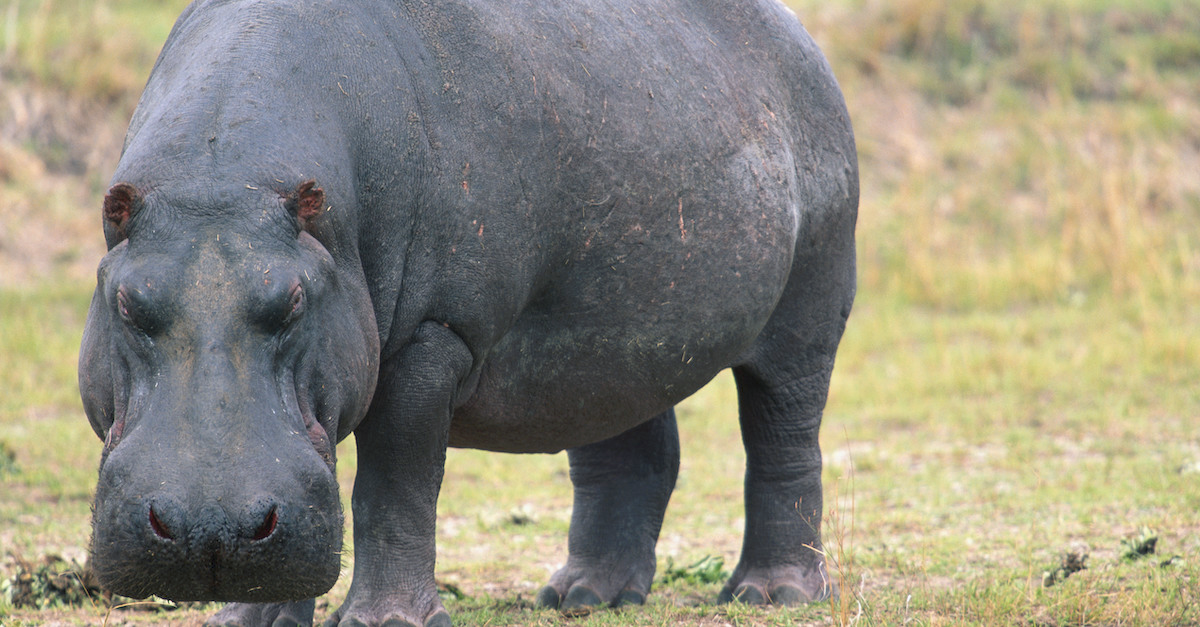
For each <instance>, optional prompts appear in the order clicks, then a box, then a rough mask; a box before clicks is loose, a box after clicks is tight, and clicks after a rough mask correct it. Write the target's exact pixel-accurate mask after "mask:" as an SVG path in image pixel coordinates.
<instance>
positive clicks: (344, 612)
mask: <svg viewBox="0 0 1200 627" xmlns="http://www.w3.org/2000/svg"><path fill="white" fill-rule="evenodd" d="M414 613H416V612H414ZM414 613H409V612H405V611H402V610H399V609H396V608H382V609H381V608H367V609H361V608H356V607H354V606H353V605H352V604H351V603H350V601H346V603H345V605H342V607H341V608H340V609H338V611H336V612H334V613H333V615H332V616H330V617H329V618H328V619H326V620H325V623H324V625H323V627H451V623H450V614H448V613H446V610H445V609H444V608H442V605H441V603H440V602H438V603H437V604H436V607H435V608H434V609H433V610H432V611H430V612H427V613H425V617H426V618H425V620H419V619H413V618H412V614H414ZM417 614H419V613H417Z"/></svg>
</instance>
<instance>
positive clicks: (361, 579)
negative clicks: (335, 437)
mask: <svg viewBox="0 0 1200 627" xmlns="http://www.w3.org/2000/svg"><path fill="white" fill-rule="evenodd" d="M470 366H471V353H470V351H469V350H468V349H467V347H466V346H465V345H464V344H463V343H462V341H461V340H460V339H459V338H458V336H456V335H455V334H454V333H453V332H452V331H450V329H448V328H446V327H444V326H443V325H441V324H440V323H434V322H426V323H424V324H423V325H421V326H420V327H419V328H418V329H417V332H416V333H415V334H414V337H413V339H412V341H411V343H410V344H409V345H408V346H406V347H405V348H404V349H402V350H401V352H400V353H399V354H398V355H397V356H396V357H395V358H393V359H391V360H389V361H388V362H387V363H385V365H384V367H383V368H382V372H381V374H380V378H379V385H378V387H377V388H376V394H375V399H374V400H373V401H372V404H371V409H370V410H369V411H368V412H367V417H366V418H365V419H364V420H363V422H362V424H360V425H359V426H358V428H357V429H356V430H355V432H354V433H355V436H354V437H355V442H356V443H357V446H358V475H357V477H356V478H355V481H354V496H353V510H354V581H353V582H352V583H351V584H350V592H349V594H348V595H347V597H346V601H345V603H343V604H342V606H341V608H339V609H338V610H337V612H335V613H334V614H333V616H331V617H330V618H329V619H328V620H327V621H326V622H325V626H326V627H332V626H339V627H352V626H353V627H374V626H376V625H384V624H386V625H388V626H390V627H403V626H408V627H422V626H423V627H449V625H450V617H449V615H448V614H447V613H446V610H445V608H444V607H443V606H442V602H441V599H439V598H438V594H437V585H436V583H435V582H434V578H433V577H434V572H433V571H434V561H435V554H436V548H435V544H434V534H435V527H436V521H437V498H438V491H439V490H440V489H441V483H442V473H443V470H444V465H445V461H446V446H447V440H448V438H449V431H450V413H451V409H452V404H453V401H454V398H455V395H456V393H457V390H458V385H459V382H460V381H461V380H462V378H463V377H464V376H465V375H466V373H467V371H468V370H469V368H470Z"/></svg>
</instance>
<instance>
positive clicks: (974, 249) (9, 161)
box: [0, 0, 1200, 626]
mask: <svg viewBox="0 0 1200 627" xmlns="http://www.w3.org/2000/svg"><path fill="white" fill-rule="evenodd" d="M6 7H16V8H15V9H13V8H8V9H7V13H4V9H5V7H0V16H6V17H0V19H5V20H9V21H6V22H4V23H5V24H6V25H12V24H15V27H12V26H9V27H7V28H5V29H0V37H3V38H2V39H0V55H2V56H0V59H2V60H3V70H4V81H5V82H3V83H0V92H3V94H0V95H13V94H16V95H18V96H21V97H25V96H28V97H30V98H33V99H34V100H36V98H35V96H36V97H40V98H43V99H47V98H49V99H51V100H53V99H61V100H63V101H64V102H66V103H74V104H78V105H79V106H80V107H81V109H80V110H86V111H94V113H93V114H89V115H88V116H86V119H89V120H93V122H94V123H95V124H96V125H97V127H96V128H99V129H100V130H99V131H97V132H98V133H101V136H102V137H110V136H111V137H117V138H119V134H120V132H121V130H122V129H121V126H122V124H123V119H124V118H125V117H126V116H128V114H129V112H130V107H131V106H132V104H133V102H135V101H136V96H137V92H138V90H139V89H140V87H141V84H142V83H143V82H144V80H145V75H146V73H147V72H148V70H149V63H150V62H151V61H152V60H153V56H154V53H155V51H156V50H157V47H158V45H160V43H161V40H162V38H163V37H165V34H166V31H167V29H168V28H169V25H170V21H171V19H173V16H174V14H175V13H176V12H177V11H178V10H179V8H180V5H179V3H165V4H161V3H156V2H150V1H149V0H132V1H130V2H122V3H118V2H99V3H93V2H83V1H78V0H77V1H75V2H65V1H63V0H56V1H55V2H53V3H47V4H42V5H38V3H33V2H26V1H24V0H21V1H19V2H13V3H9V4H8V5H6ZM796 7H797V12H798V13H799V14H800V16H801V17H802V19H803V21H804V22H805V24H806V25H807V26H808V28H809V29H810V30H811V31H812V32H813V33H814V35H815V36H816V38H817V39H818V41H819V42H820V43H821V45H822V46H823V48H824V49H825V51H826V53H827V54H828V56H829V57H830V60H831V62H832V64H833V65H834V68H835V71H836V73H837V75H838V78H839V80H840V82H841V84H842V86H843V88H844V90H845V92H846V96H847V102H848V104H849V106H850V109H851V115H852V117H853V119H854V122H855V125H856V130H857V134H858V142H859V147H860V156H861V162H862V164H861V165H862V173H863V200H862V208H861V211H860V221H859V230H858V232H859V245H860V248H859V253H860V255H859V259H860V262H859V269H860V296H859V299H858V302H857V303H856V306H855V310H854V313H853V315H852V316H851V320H850V324H849V327H848V329H847V332H846V337H845V339H844V341H843V345H842V349H841V351H840V353H839V356H838V365H837V369H836V372H835V375H834V380H833V387H832V390H831V395H830V400H829V405H828V408H827V411H826V417H825V427H824V429H823V436H822V437H823V447H824V451H825V459H826V470H825V482H826V483H825V485H826V492H827V498H826V525H825V538H826V543H827V547H826V548H827V550H828V552H829V554H830V557H831V558H832V559H833V560H834V561H836V562H837V563H838V564H840V566H841V568H840V569H839V570H837V571H836V575H837V576H838V577H839V583H840V587H841V590H842V592H843V594H842V595H841V597H840V599H839V600H837V601H835V602H833V603H831V604H828V605H824V604H823V605H819V606H815V607H807V608H796V609H788V610H781V609H768V610H763V609H758V608H747V607H742V606H725V607H717V606H712V605H709V603H711V602H712V600H713V599H715V597H716V594H717V591H718V590H719V588H720V584H719V583H715V582H713V581H711V578H704V577H692V578H690V579H689V578H688V577H683V576H679V577H673V578H670V580H669V581H668V580H664V579H660V581H659V583H658V584H656V588H655V593H654V594H653V595H651V599H650V602H649V604H648V605H647V606H646V607H645V608H639V609H631V610H623V611H616V612H614V611H600V612H595V613H593V614H591V615H589V616H585V617H572V618H565V617H562V616H560V615H558V614H557V613H555V612H548V611H544V610H537V609H534V608H533V607H532V604H531V601H532V599H533V598H534V596H535V595H536V593H537V590H538V589H539V588H540V586H541V585H543V584H544V582H545V581H546V579H547V578H548V576H549V575H550V573H551V572H553V570H554V569H555V568H557V567H558V566H559V565H560V564H561V563H562V562H563V560H564V559H565V553H566V530H567V523H568V520H569V516H570V504H571V497H570V488H569V480H568V479H567V475H566V460H565V459H564V458H563V456H561V455H560V456H503V455H494V454H487V453H481V452H477V451H452V452H451V454H450V458H449V462H448V465H447V473H446V484H445V486H446V487H445V490H444V491H443V495H442V499H441V502H440V517H439V569H438V578H439V581H441V582H442V583H444V584H448V585H449V586H453V587H454V588H455V589H457V590H460V591H461V593H462V595H463V596H462V597H461V598H453V599H449V600H447V601H446V603H447V607H448V608H449V609H450V610H451V612H452V613H453V614H454V615H455V618H456V621H457V624H461V625H485V624H486V625H563V624H570V625H674V624H682V625H714V626H715V625H793V624H794V625H807V624H814V625H815V624H829V623H830V622H832V623H833V624H837V625H987V626H999V625H1037V626H1049V625H1200V598H1198V596H1200V592H1198V590H1200V433H1198V432H1197V429H1196V424H1197V422H1196V416H1197V412H1198V411H1200V386H1198V385H1197V381H1200V332H1198V331H1200V307H1196V306H1195V305H1194V303H1196V302H1200V177H1198V176H1196V172H1200V81H1197V80H1196V79H1197V74H1196V68H1197V67H1200V2H1197V1H1196V0H1185V1H1183V2H1170V1H1167V0H1154V1H1152V2H1135V1H1133V0H1070V1H1067V2H1050V1H1048V0H1019V1H1016V2H1006V1H1001V0H972V1H970V2H951V1H950V0H898V1H895V2H884V1H882V0H842V1H841V2H836V3H822V2H816V1H815V0H803V1H801V2H796ZM79 23H82V24H86V25H88V26H87V27H86V28H82V27H79V26H72V25H73V24H79ZM85 31H86V32H85ZM5 33H7V34H5ZM12 33H17V35H15V36H14V35H13V34H12ZM114 33H119V34H120V35H114ZM47 94H49V96H47ZM0 100H3V99H0ZM79 103H84V104H79ZM72 106H74V105H72ZM95 112H98V113H95ZM52 119H57V118H52ZM114 120H115V121H114ZM32 123H33V122H30V124H32ZM110 127H111V128H110ZM106 134H107V135H106ZM14 137H15V136H14ZM14 137H9V136H0V203H2V204H3V205H4V206H5V207H12V208H13V209H12V210H11V211H10V210H7V209H6V210H5V211H0V390H4V393H3V394H0V445H2V446H0V547H3V548H4V549H6V550H12V551H15V552H18V553H19V554H22V555H24V556H26V557H28V558H35V557H38V556H41V555H43V554H48V553H59V554H64V555H65V556H66V557H68V558H71V557H78V558H80V559H82V556H83V555H82V554H83V547H85V546H86V544H87V541H88V534H89V529H88V517H89V511H88V500H89V494H90V491H91V489H92V487H93V485H94V481H95V464H96V461H97V459H98V455H99V446H100V445H99V441H98V440H97V439H96V438H95V436H94V435H93V434H92V433H91V430H90V428H89V427H88V426H87V422H86V420H85V418H84V417H83V415H82V412H81V410H80V407H79V402H78V399H77V396H76V394H77V393H76V390H75V372H74V368H75V352H76V350H77V346H78V340H79V335H80V330H81V328H82V320H83V316H84V314H85V311H86V307H87V302H88V298H89V296H90V289H91V287H90V285H89V283H88V274H89V273H91V272H92V271H93V270H94V267H95V262H96V260H97V259H96V258H97V257H98V252H97V251H96V249H95V243H94V242H93V243H92V244H86V243H80V242H86V240H87V238H97V240H98V238H99V229H98V228H97V226H98V222H99V220H98V219H97V217H96V216H97V213H98V207H99V195H100V193H101V192H102V190H103V187H104V181H105V180H106V177H107V176H108V172H109V171H111V167H112V164H113V163H115V162H114V161H112V159H114V158H115V154H113V155H111V156H109V157H106V158H104V159H91V160H89V159H90V158H89V159H83V160H82V161H81V162H82V163H85V164H86V167H84V168H82V169H80V170H79V171H75V170H72V169H71V168H69V167H64V166H63V165H62V164H63V163H69V162H73V161H72V159H75V157H71V155H75V154H77V153H78V151H79V147H78V146H75V145H74V144H71V143H70V142H69V141H67V140H65V139H63V137H64V136H56V137H57V139H55V141H43V139H44V138H42V135H38V134H36V133H33V132H32V131H31V132H30V133H28V134H27V135H21V137H20V138H17V139H14ZM40 138H41V139H40ZM52 139H54V138H52ZM116 145H117V147H118V148H119V141H118V142H117V143H116ZM114 151H115V149H114ZM63 155H66V157H64V156H63ZM105 159H108V160H107V161H106V160H105ZM31 231H32V232H41V233H49V234H52V236H45V237H47V238H48V239H47V242H51V241H52V240H53V241H54V242H55V243H57V240H60V239H61V240H63V241H64V242H66V244H68V245H66V247H55V246H50V245H46V246H39V247H38V249H41V248H45V249H46V250H48V251H52V254H51V253H48V254H49V256H50V260H49V262H47V263H45V264H40V265H39V264H33V265H21V262H19V261H15V260H14V259H15V258H16V256H15V255H14V254H13V253H12V252H11V251H13V250H23V249H20V248H19V246H20V245H21V243H22V241H23V240H27V239H28V238H29V237H30V235H29V233H30V232H31ZM13 268H15V269H16V270H12V269H13ZM678 414H679V421H680V429H681V441H682V447H683V455H684V460H683V467H682V471H681V475H680V479H679V484H678V488H677V491H676V493H675V496H674V497H673V500H672V505H671V509H670V510H669V512H668V515H667V520H666V522H665V523H664V527H663V532H662V536H661V540H660V544H659V560H660V564H659V573H660V575H661V574H663V573H664V572H666V571H667V568H668V565H671V564H673V565H674V566H675V567H679V566H686V565H692V564H696V563H697V562H699V561H700V560H702V559H704V558H706V557H711V558H713V559H716V558H719V559H721V560H723V563H724V565H725V567H726V568H732V565H733V564H735V563H736V560H737V552H738V549H739V547H740V534H741V524H742V512H741V481H742V479H741V473H742V464H743V458H742V453H741V449H740V441H739V437H738V433H737V419H736V409H735V395H734V391H733V386H732V383H731V381H730V379H729V378H728V376H727V375H726V376H722V377H721V378H719V379H718V380H717V381H716V382H714V383H713V384H712V385H710V386H709V387H708V388H706V389H705V390H703V391H701V392H700V393H699V394H697V395H696V396H695V397H693V398H692V399H689V401H688V402H686V403H685V404H683V405H682V406H681V407H680V408H679V411H678ZM4 451H10V452H11V455H8V454H4ZM340 459H341V461H342V465H341V468H340V469H339V470H340V476H341V478H342V480H343V484H344V488H345V494H346V495H348V494H349V486H350V483H351V481H352V476H353V472H354V469H355V468H354V467H355V463H354V455H353V443H352V442H347V443H345V444H343V446H342V450H341V452H340ZM1143 528H1147V529H1150V530H1153V533H1154V534H1156V535H1157V538H1158V540H1157V543H1156V545H1155V549H1156V552H1155V553H1154V554H1153V555H1150V556H1147V557H1144V558H1141V559H1137V560H1129V559H1125V558H1124V557H1123V556H1124V554H1125V553H1126V552H1127V549H1128V547H1129V545H1130V543H1132V542H1135V541H1136V539H1137V538H1138V537H1139V536H1140V535H1141V534H1142V533H1143ZM1068 552H1071V553H1075V554H1082V553H1086V555H1087V560H1086V568H1085V569H1084V570H1081V571H1078V572H1075V573H1073V574H1071V575H1070V576H1069V577H1067V578H1065V579H1063V580H1061V581H1058V582H1057V583H1055V585H1053V586H1050V587H1045V586H1043V583H1042V581H1043V573H1045V572H1048V571H1054V570H1055V569H1056V568H1058V567H1059V565H1060V564H1061V562H1062V559H1063V556H1064V555H1066V554H1067V553H1068ZM0 559H3V558H2V557H0ZM351 560H352V556H348V558H347V564H346V570H345V576H344V577H343V578H342V580H341V581H340V582H339V583H338V584H337V586H336V587H335V588H334V590H333V591H332V592H331V593H330V594H328V595H326V597H324V598H323V599H322V601H321V605H320V606H319V608H318V614H320V615H322V616H324V615H326V614H328V612H329V611H331V610H332V609H333V608H335V607H336V605H337V604H338V603H340V601H341V599H342V598H344V596H345V594H346V590H347V587H348V584H349V572H350V565H351V563H352V561H351ZM709 563H710V564H711V562H709ZM10 572H12V565H11V564H0V576H6V575H7V574H8V573H10ZM105 616H106V611H105V610H104V609H92V608H83V609H74V610H72V609H66V610H62V609H59V610H44V611H30V610H14V609H13V608H9V607H6V606H5V605H4V604H3V602H2V601H0V623H3V624H5V625H9V624H12V625H34V624H42V623H45V622H51V621H58V622H63V623H66V624H95V623H99V622H103V621H104V619H105ZM171 616H172V617H173V618H172V620H173V621H176V622H177V623H178V624H182V625H195V624H199V623H200V622H201V621H202V620H203V616H204V613H203V612H200V611H195V610H186V611H181V612H176V613H174V614H172V615H171ZM112 620H113V621H122V622H127V623H136V624H155V623H158V622H161V621H162V620H163V615H159V614H144V613H138V612H117V613H115V614H114V617H113V619H112Z"/></svg>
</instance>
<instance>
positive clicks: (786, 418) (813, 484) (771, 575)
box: [718, 230, 855, 605]
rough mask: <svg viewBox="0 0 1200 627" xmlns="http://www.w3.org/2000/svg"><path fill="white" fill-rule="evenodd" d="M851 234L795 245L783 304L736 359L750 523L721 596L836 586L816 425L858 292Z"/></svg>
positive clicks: (785, 601) (798, 596)
mask: <svg viewBox="0 0 1200 627" xmlns="http://www.w3.org/2000/svg"><path fill="white" fill-rule="evenodd" d="M847 232H850V233H852V231H849V230H847ZM852 237H853V236H852V235H851V239H850V240H849V241H848V242H847V241H846V240H844V239H843V240H841V241H838V240H839V238H831V241H827V242H826V246H824V247H822V249H821V250H815V251H813V252H811V253H809V254H807V255H797V258H796V260H795V263H794V265H793V272H792V275H791V277H790V279H789V281H788V284H787V286H786V288H785V290H784V294H783V298H782V299H781V301H780V303H779V305H778V307H777V308H776V310H775V312H774V313H773V314H772V317H771V319H770V320H769V321H768V323H767V326H766V327H765V328H764V329H763V331H762V333H761V334H760V336H759V337H758V339H757V340H756V343H755V345H754V347H753V348H752V349H751V351H750V352H749V353H747V356H746V357H745V360H744V361H743V362H742V363H740V364H739V365H736V366H735V367H734V368H733V375H734V380H735V382H736V384H737V390H738V411H739V416H740V421H741V429H742V443H743V445H744V447H745V449H746V475H745V505H746V526H745V533H744V536H743V538H742V554H741V559H740V560H739V562H738V565H737V568H736V569H734V572H733V575H732V576H731V578H730V579H729V581H728V583H727V584H726V585H725V587H724V589H722V591H721V593H720V596H719V597H718V601H719V602H722V603H725V602H729V601H733V600H738V601H741V602H745V603H752V604H765V603H771V604H780V605H791V604H797V603H806V602H814V601H820V600H823V599H827V598H829V596H830V595H831V594H836V591H835V590H834V588H833V585H832V583H831V581H830V579H829V575H828V572H827V570H826V566H825V557H824V552H823V549H822V546H821V535H820V531H821V515H822V507H823V504H822V494H821V449H820V446H819V444H818V440H817V435H818V431H819V429H820V426H821V414H822V412H823V411H824V408H825V400H826V398H827V396H828V393H829V381H830V376H831V374H832V372H833V362H834V354H835V353H836V352H837V346H838V343H839V342H840V340H841V336H842V331H843V329H844V328H845V322H846V318H847V317H848V316H849V314H850V307H851V303H852V302H853V300H854V291H855V283H854V247H853V239H852Z"/></svg>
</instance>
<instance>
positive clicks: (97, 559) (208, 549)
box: [91, 449, 342, 602]
mask: <svg viewBox="0 0 1200 627" xmlns="http://www.w3.org/2000/svg"><path fill="white" fill-rule="evenodd" d="M122 452H123V451H121V450H120V449H118V450H117V451H114V453H122ZM117 457H118V455H116V454H114V455H112V456H110V457H109V459H108V460H106V462H105V464H104V465H103V466H102V467H101V480H100V483H99V485H98V488H97V492H96V503H95V508H94V512H93V533H92V547H91V550H92V558H91V561H92V565H93V568H94V569H95V570H96V574H97V575H98V576H99V578H100V581H101V583H102V584H103V585H104V586H105V587H107V588H109V589H111V590H112V591H114V592H116V593H118V594H122V595H125V596H129V597H134V598H144V597H147V596H151V595H155V596H159V597H162V598H166V599H171V600H175V601H243V602H279V601H289V600H295V599H301V598H308V597H313V596H319V595H321V594H324V593H325V592H326V591H328V590H329V588H331V587H332V586H333V584H334V582H335V581H336V580H337V577H338V574H339V572H340V570H341V563H340V556H341V539H342V512H341V505H340V499H339V497H338V493H337V484H336V481H334V480H333V477H332V473H329V472H328V471H327V470H325V471H324V473H323V474H324V475H326V476H322V469H323V467H322V466H314V467H313V468H312V471H311V472H302V473H299V475H298V476H297V475H294V474H292V473H288V472H277V473H273V474H272V473H253V472H249V473H228V474H229V475H230V476H228V477H225V478H218V480H216V481H214V480H213V477H211V476H210V477H208V478H207V479H208V480H197V479H198V478H197V477H194V476H193V477H190V478H191V479H192V480H191V481H188V482H184V481H181V480H178V479H174V478H173V476H174V473H171V474H168V473H163V474H161V475H160V474H157V473H143V472H139V473H137V474H136V475H135V474H133V473H131V472H127V471H122V467H125V465H124V464H123V463H121V462H123V461H125V460H122V459H118V458H117ZM121 457H124V456H121ZM126 468H127V467H126ZM187 474H188V475H191V474H192V473H187ZM214 474H215V473H214ZM156 477H160V478H159V480H158V481H155V480H154V479H155V478H156Z"/></svg>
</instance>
